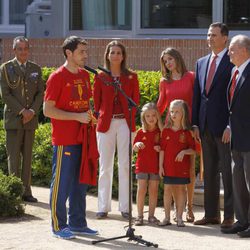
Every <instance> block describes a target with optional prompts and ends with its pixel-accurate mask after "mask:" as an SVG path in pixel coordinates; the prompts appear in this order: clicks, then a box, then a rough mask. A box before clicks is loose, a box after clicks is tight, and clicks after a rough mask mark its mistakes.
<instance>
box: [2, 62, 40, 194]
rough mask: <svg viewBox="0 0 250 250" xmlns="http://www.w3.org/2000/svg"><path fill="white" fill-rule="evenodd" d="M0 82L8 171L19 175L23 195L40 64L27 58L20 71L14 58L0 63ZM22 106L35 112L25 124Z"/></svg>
mask: <svg viewBox="0 0 250 250" xmlns="http://www.w3.org/2000/svg"><path fill="white" fill-rule="evenodd" d="M0 85H1V96H2V100H3V102H4V103H5V106H4V128H5V130H6V147H7V155H8V169H9V174H12V173H14V174H15V175H16V176H18V177H20V178H21V180H22V181H23V185H24V188H25V191H24V196H29V195H31V188H30V179H31V161H32V146H33V142H34V135H35V129H36V128H37V127H38V112H39V108H40V107H41V105H42V102H43V95H44V84H43V81H42V74H41V68H40V67H39V66H38V65H37V64H35V63H33V62H30V61H27V62H26V69H25V71H23V70H22V69H21V67H20V66H19V64H18V61H17V60H16V58H15V59H13V60H10V61H8V62H6V63H4V64H2V65H1V67H0ZM23 109H31V110H33V111H34V112H35V115H34V117H33V118H32V120H30V121H29V122H27V123H25V124H23V122H22V115H21V111H22V110H23ZM21 160H22V162H21ZM20 169H21V171H20Z"/></svg>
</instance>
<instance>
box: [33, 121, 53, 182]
mask: <svg viewBox="0 0 250 250" xmlns="http://www.w3.org/2000/svg"><path fill="white" fill-rule="evenodd" d="M50 135H51V125H50V123H45V124H40V125H39V128H38V129H37V130H36V135H35V141H34V147H33V158H32V183H33V184H35V185H39V186H48V185H49V183H50V180H51V169H52V146H51V136H50Z"/></svg>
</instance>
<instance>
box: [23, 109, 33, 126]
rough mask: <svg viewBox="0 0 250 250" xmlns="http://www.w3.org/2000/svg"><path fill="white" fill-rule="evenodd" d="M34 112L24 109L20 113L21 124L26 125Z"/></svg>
mask: <svg viewBox="0 0 250 250" xmlns="http://www.w3.org/2000/svg"><path fill="white" fill-rule="evenodd" d="M34 115H35V112H34V111H33V110H30V109H24V110H23V112H22V121H23V124H26V123H28V122H29V121H31V120H32V118H33V117H34Z"/></svg>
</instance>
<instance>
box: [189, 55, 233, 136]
mask: <svg viewBox="0 0 250 250" xmlns="http://www.w3.org/2000/svg"><path fill="white" fill-rule="evenodd" d="M210 57H211V54H209V55H207V56H205V57H202V58H200V59H199V60H198V61H197V64H196V77H195V83H194V96H193V108H192V124H193V125H197V126H198V127H199V129H200V132H201V133H204V130H205V127H206V126H207V128H208V130H209V131H210V133H211V134H212V135H214V136H216V137H221V136H222V134H223V131H224V129H225V128H226V126H227V125H228V118H229V112H228V106H227V86H228V83H229V81H230V77H231V70H232V68H233V64H232V63H230V59H229V57H228V55H227V52H226V53H225V54H224V56H223V58H222V60H221V61H220V64H219V66H218V68H217V70H216V72H215V76H214V79H213V82H212V85H211V88H210V90H209V93H208V95H207V94H206V90H205V84H206V78H207V69H208V65H209V60H210Z"/></svg>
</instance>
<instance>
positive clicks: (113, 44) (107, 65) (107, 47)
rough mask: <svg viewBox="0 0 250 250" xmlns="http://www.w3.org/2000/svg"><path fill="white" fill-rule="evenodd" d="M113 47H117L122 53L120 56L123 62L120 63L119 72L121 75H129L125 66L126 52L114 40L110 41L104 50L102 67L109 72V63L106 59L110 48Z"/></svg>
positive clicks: (120, 44)
mask: <svg viewBox="0 0 250 250" xmlns="http://www.w3.org/2000/svg"><path fill="white" fill-rule="evenodd" d="M113 46H117V47H119V48H120V49H121V51H122V56H123V60H122V62H121V72H122V73H123V74H126V75H127V74H129V73H130V71H129V70H128V68H127V65H126V62H127V52H126V48H125V46H124V45H123V44H122V43H121V42H119V41H117V40H114V41H111V42H110V43H109V44H108V45H107V46H106V49H105V53H104V67H105V68H106V69H108V70H110V61H109V59H108V55H109V52H110V48H111V47H113Z"/></svg>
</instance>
